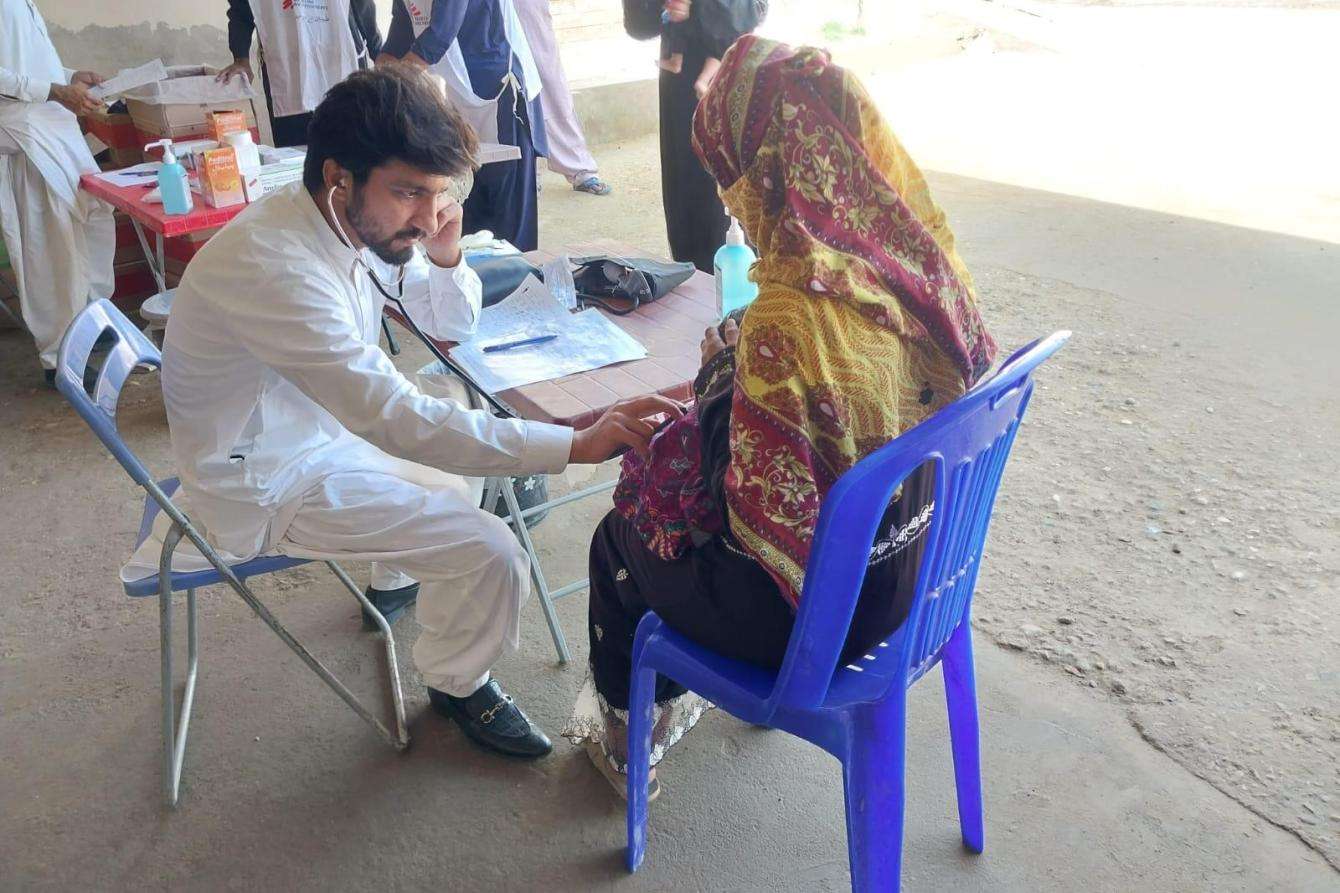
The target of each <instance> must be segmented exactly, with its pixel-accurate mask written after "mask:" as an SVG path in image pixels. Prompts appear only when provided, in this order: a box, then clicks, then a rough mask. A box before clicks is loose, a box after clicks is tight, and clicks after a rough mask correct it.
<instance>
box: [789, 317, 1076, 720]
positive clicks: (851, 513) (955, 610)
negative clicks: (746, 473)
mask: <svg viewBox="0 0 1340 893" xmlns="http://www.w3.org/2000/svg"><path fill="white" fill-rule="evenodd" d="M1069 338H1070V333H1069V332H1057V333H1055V334H1054V335H1051V336H1049V337H1047V338H1043V339H1039V340H1037V341H1034V342H1033V343H1032V344H1029V345H1028V346H1027V347H1024V348H1023V349H1021V350H1019V351H1017V352H1016V353H1015V354H1014V355H1013V356H1011V357H1010V358H1009V360H1007V361H1006V362H1005V363H1004V364H1003V365H1002V366H1001V367H1000V370H999V371H998V372H997V373H996V374H995V375H993V376H991V378H989V379H987V380H985V381H983V382H981V383H979V384H978V385H977V386H976V387H974V388H973V389H972V390H970V391H969V392H968V393H967V394H965V395H963V396H962V397H961V398H959V399H958V400H956V401H955V402H953V403H952V404H950V405H949V406H946V407H945V408H944V409H942V410H941V411H940V412H938V413H936V414H935V415H933V416H931V417H930V418H929V419H927V420H926V421H924V422H922V423H921V424H920V425H917V426H916V427H915V428H911V429H909V430H908V431H906V432H904V433H903V434H902V435H900V436H899V437H897V438H896V439H894V440H893V441H892V442H890V443H889V444H887V445H886V446H884V447H882V448H880V449H878V450H876V451H875V452H874V453H872V454H870V455H869V456H867V457H866V458H865V459H863V460H861V461H860V462H859V463H857V464H856V466H855V467H854V468H852V469H851V470H850V471H848V472H847V473H846V474H845V475H843V476H842V477H841V478H840V479H839V480H838V482H837V483H836V484H835V485H834V486H833V488H832V489H831V490H830V491H829V492H828V495H827V496H826V497H825V499H824V504H823V507H822V509H821V510H820V512H819V521H818V524H817V527H816V530H815V536H814V546H813V548H812V550H811V552H810V559H809V564H808V566H807V567H806V571H805V586H804V589H803V591H802V594H801V599H800V608H799V612H798V614H797V617H796V626H795V629H794V631H793V632H792V635H791V641H790V644H789V646H788V648H787V654H786V657H785V659H784V660H783V663H782V667H781V670H780V672H779V674H778V677H777V684H776V687H775V689H774V691H773V694H772V696H771V699H770V700H771V702H772V703H773V704H774V706H776V705H786V706H790V707H796V708H800V709H812V708H814V707H817V706H819V704H821V703H822V702H823V700H824V697H825V696H826V694H827V692H828V688H829V686H830V684H831V683H832V681H833V678H834V673H835V672H836V670H837V664H838V660H839V657H840V655H841V652H842V649H843V646H844V644H845V643H846V639H847V632H848V629H849V628H850V626H851V620H852V616H853V613H854V612H855V609H856V603H857V600H858V598H859V597H860V590H861V584H862V582H863V580H864V579H865V570H866V567H867V565H868V563H869V558H870V549H871V546H872V545H873V543H874V541H875V537H876V535H877V532H878V527H879V524H880V521H881V520H882V518H883V516H884V514H885V511H886V510H887V508H888V505H889V501H890V500H891V499H892V498H893V494H894V492H895V491H896V490H897V488H898V487H899V486H900V485H901V484H902V482H903V480H904V479H905V478H906V477H907V476H908V475H909V474H911V473H912V472H913V471H915V470H916V469H917V468H919V467H921V466H922V465H923V464H925V463H927V462H930V463H933V464H934V467H935V488H934V492H935V496H934V500H935V502H934V510H933V513H932V520H931V527H930V531H929V533H928V535H927V536H928V538H927V541H926V546H925V551H924V554H923V558H922V562H921V569H920V572H919V574H918V579H917V585H916V590H915V593H914V595H913V601H912V608H911V612H910V613H909V615H908V618H907V620H906V621H905V623H904V625H903V627H902V629H901V630H900V633H899V635H898V638H899V640H900V641H901V642H902V643H903V645H904V647H903V649H902V653H901V656H900V658H899V659H900V660H901V661H902V663H901V665H899V666H898V668H897V671H896V672H894V673H891V674H890V675H889V677H888V683H889V685H896V684H901V685H906V684H908V683H909V682H910V681H912V680H913V679H915V678H916V677H917V676H919V675H920V674H921V673H923V672H925V670H926V669H928V668H929V667H931V666H933V665H934V663H935V661H936V660H937V659H938V657H939V654H940V651H941V649H943V648H944V645H945V643H946V642H948V641H949V637H950V635H952V634H953V632H954V630H955V629H956V628H957V627H958V625H959V624H960V623H962V622H963V620H964V617H965V616H966V614H967V610H968V606H969V603H970V601H971V599H972V592H973V586H974V584H975V583H976V580H977V571H978V565H979V559H980V556H981V552H982V545H983V543H984V542H985V540H986V531H987V526H988V524H989V522H990V520H991V509H992V506H993V505H994V504H995V498H996V491H997V489H998V488H999V485H1000V479H1001V474H1002V472H1003V471H1004V468H1005V460H1006V459H1007V458H1008V457H1009V453H1010V447H1011V446H1012V445H1013V442H1014V436H1015V432H1016V431H1017V430H1018V425H1019V420H1020V419H1021V418H1022V417H1023V414H1024V411H1025V409H1026V408H1027V407H1028V400H1029V397H1030V396H1031V395H1032V392H1033V379H1032V376H1033V372H1034V370H1035V369H1036V368H1037V367H1038V366H1039V365H1040V364H1041V363H1042V362H1043V361H1044V360H1046V359H1047V358H1048V357H1050V356H1051V355H1052V354H1053V353H1055V352H1056V351H1057V350H1059V349H1060V348H1061V346H1062V345H1063V344H1065V342H1066V341H1067V340H1068V339H1069ZM890 657H891V659H892V657H893V656H892V655H891V656H890Z"/></svg>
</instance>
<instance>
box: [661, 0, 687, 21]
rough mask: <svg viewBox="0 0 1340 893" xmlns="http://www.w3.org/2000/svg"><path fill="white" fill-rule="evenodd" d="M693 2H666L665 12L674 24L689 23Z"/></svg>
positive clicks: (683, 0)
mask: <svg viewBox="0 0 1340 893" xmlns="http://www.w3.org/2000/svg"><path fill="white" fill-rule="evenodd" d="M692 7H693V0H665V12H666V15H667V17H669V19H670V21H672V22H687V21H688V20H689V10H690V9H691V8H692Z"/></svg>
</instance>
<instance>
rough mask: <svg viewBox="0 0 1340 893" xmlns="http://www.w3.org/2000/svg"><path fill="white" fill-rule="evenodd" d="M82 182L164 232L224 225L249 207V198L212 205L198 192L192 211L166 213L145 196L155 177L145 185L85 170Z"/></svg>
mask: <svg viewBox="0 0 1340 893" xmlns="http://www.w3.org/2000/svg"><path fill="white" fill-rule="evenodd" d="M146 179H151V178H146ZM79 185H80V186H82V187H83V188H84V190H85V191H87V192H88V193H89V194H90V195H95V196H97V197H98V198H100V199H102V200H103V201H105V202H107V204H109V205H111V206H112V207H113V208H116V209H117V210H118V211H123V212H125V213H126V214H127V215H128V216H129V217H130V218H131V219H132V220H134V221H136V222H137V223H139V224H140V225H142V226H144V227H145V228H147V229H148V230H150V231H151V232H155V233H160V234H162V235H164V236H186V235H190V234H191V233H195V232H199V231H200V230H205V229H213V228H214V227H216V226H223V225H224V224H225V223H227V222H228V221H230V220H232V219H233V218H234V217H236V216H237V215H238V214H241V213H242V212H243V211H245V210H246V208H247V204H246V202H242V203H241V204H237V205H229V206H228V207H226V208H211V207H209V206H208V205H206V204H205V203H204V202H203V201H201V200H200V197H199V196H198V195H197V196H193V198H194V199H195V207H194V208H193V209H192V210H191V213H189V214H165V213H164V212H163V206H162V204H160V203H158V202H153V203H150V202H146V201H145V200H144V197H145V196H146V195H148V194H149V192H150V191H151V190H152V189H153V188H154V187H156V186H157V185H158V184H157V183H156V182H152V180H151V182H150V183H149V184H147V185H144V186H117V185H115V184H112V183H109V182H107V181H106V180H104V179H102V178H101V177H99V176H98V175H97V174H84V175H83V176H82V177H80V178H79Z"/></svg>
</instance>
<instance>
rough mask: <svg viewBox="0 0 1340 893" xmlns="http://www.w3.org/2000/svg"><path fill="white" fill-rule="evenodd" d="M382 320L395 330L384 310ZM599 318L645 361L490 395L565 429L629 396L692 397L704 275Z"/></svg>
mask: <svg viewBox="0 0 1340 893" xmlns="http://www.w3.org/2000/svg"><path fill="white" fill-rule="evenodd" d="M567 254H568V256H569V257H581V256H584V255H589V254H614V255H619V256H623V257H639V256H641V257H645V256H646V252H642V251H638V250H637V249H635V248H631V247H630V246H628V245H623V244H620V243H618V242H590V243H585V244H582V245H578V246H576V247H574V248H573V249H572V250H570V251H568V252H567ZM555 256H556V255H554V254H553V253H551V252H546V251H533V252H530V253H529V254H527V255H526V257H527V258H528V259H529V260H530V261H531V262H532V263H534V264H536V265H537V266H541V265H543V264H545V263H547V262H548V261H550V260H552V259H553V258H554V257H555ZM602 312H603V311H602ZM388 315H390V316H392V318H394V319H396V321H397V322H401V324H402V325H403V321H402V320H400V319H399V318H398V315H397V314H395V313H394V311H393V310H391V309H390V308H388ZM606 316H608V317H609V319H610V320H611V321H612V322H613V323H614V324H615V325H617V326H618V327H619V328H621V329H623V330H624V331H625V332H627V333H628V334H629V335H632V336H633V337H634V338H635V339H637V340H638V341H639V342H641V344H642V345H643V346H644V347H646V349H647V357H646V359H642V360H633V361H632V362H628V363H620V364H618V365H615V366H606V367H604V368H603V369H593V370H591V371H589V372H581V373H578V374H576V375H569V376H566V377H564V378H559V379H555V380H553V381H542V382H538V383H536V384H531V385H526V386H524V387H520V388H512V389H511V390H507V391H503V392H502V393H500V394H498V395H497V396H498V397H499V398H500V399H501V400H502V401H503V402H505V403H506V404H507V405H508V406H511V407H512V408H513V409H515V410H516V411H517V414H518V415H519V416H521V418H523V419H526V420H528V421H532V422H550V423H553V424H556V425H568V426H570V427H573V428H585V427H586V426H588V425H590V424H591V423H592V422H594V421H595V420H596V419H598V418H599V417H600V414H601V413H603V412H604V411H605V410H607V409H609V408H610V407H611V406H613V405H614V404H615V403H617V402H618V401H620V400H626V399H628V398H630V397H641V396H643V395H645V394H664V395H665V396H667V397H670V398H672V399H675V400H689V399H691V398H692V396H693V379H694V378H695V377H696V376H697V375H698V367H699V365H700V361H701V344H702V340H703V330H704V329H706V328H707V327H708V326H709V325H711V324H713V323H714V322H717V321H718V320H719V317H718V315H717V309H716V289H715V288H714V286H713V282H712V277H711V276H708V275H707V274H706V273H703V272H701V271H695V272H694V274H693V278H691V279H689V280H688V281H687V282H685V283H684V284H683V285H681V286H679V287H678V288H676V289H675V290H674V291H672V292H670V293H669V294H667V295H666V296H665V297H663V298H661V299H660V300H659V301H655V302H653V303H651V304H644V305H643V306H641V307H639V308H638V309H637V310H635V311H633V312H632V313H630V314H628V315H627V316H616V315H614V314H612V313H607V314H606ZM435 344H436V346H437V347H438V349H440V350H442V351H443V352H446V351H447V350H449V349H450V348H451V347H452V346H453V345H452V344H451V343H449V342H445V341H442V342H435Z"/></svg>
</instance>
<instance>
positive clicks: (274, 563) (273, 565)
mask: <svg viewBox="0 0 1340 893" xmlns="http://www.w3.org/2000/svg"><path fill="white" fill-rule="evenodd" d="M158 486H159V487H160V488H161V489H162V491H163V492H164V493H165V494H167V496H168V497H169V498H171V496H172V494H173V493H176V492H177V488H178V487H180V486H181V481H179V480H178V479H177V478H168V479H166V480H163V481H159V482H158ZM160 511H161V509H160V508H159V505H158V503H157V502H154V499H153V497H152V496H145V498H144V517H143V518H142V519H141V520H140V530H139V534H138V535H137V536H136V538H135V548H136V549H138V548H139V547H140V546H142V545H144V541H145V540H147V539H148V538H149V534H150V533H152V532H153V529H154V519H155V518H156V517H158V513H159V512H160ZM307 562H308V559H306V558H289V557H288V556H286V555H262V556H261V557H259V558H253V559H251V560H250V561H243V562H241V563H239V564H234V565H232V566H231V569H232V572H233V573H234V574H236V575H237V576H238V578H239V579H246V578H247V577H258V576H260V575H262V574H273V573H274V572H276V571H282V570H287V569H288V568H291V567H297V566H298V565H300V564H307ZM222 582H223V575H222V574H220V573H219V572H218V571H216V570H215V569H214V568H212V567H211V568H208V569H207V570H201V571H190V572H183V573H174V574H172V591H173V592H181V591H183V590H185V589H199V588H201V587H203V586H212V585H213V584H215V583H222ZM121 585H122V586H123V587H124V588H125V590H126V595H130V596H134V597H136V598H142V597H144V596H148V595H157V594H158V589H159V586H158V575H157V574H154V575H152V576H149V577H145V578H144V579H143V580H135V581H134V582H132V583H122V584H121Z"/></svg>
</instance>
